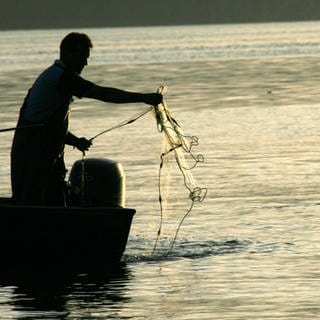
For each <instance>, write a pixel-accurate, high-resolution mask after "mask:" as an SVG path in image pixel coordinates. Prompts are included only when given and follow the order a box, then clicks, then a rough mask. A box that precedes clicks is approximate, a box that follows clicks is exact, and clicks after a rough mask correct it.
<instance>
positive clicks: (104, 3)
mask: <svg viewBox="0 0 320 320" xmlns="http://www.w3.org/2000/svg"><path fill="white" fill-rule="evenodd" d="M319 19H320V0H160V1H158V0H54V1H53V0H0V29H30V28H69V27H71V28H74V27H79V28H80V27H108V26H144V25H175V24H208V23H237V22H269V21H297V20H319Z"/></svg>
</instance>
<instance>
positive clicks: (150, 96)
mask: <svg viewBox="0 0 320 320" xmlns="http://www.w3.org/2000/svg"><path fill="white" fill-rule="evenodd" d="M162 101H163V96H162V94H161V93H146V94H144V102H145V103H146V104H150V105H152V106H157V105H158V104H160V103H162Z"/></svg>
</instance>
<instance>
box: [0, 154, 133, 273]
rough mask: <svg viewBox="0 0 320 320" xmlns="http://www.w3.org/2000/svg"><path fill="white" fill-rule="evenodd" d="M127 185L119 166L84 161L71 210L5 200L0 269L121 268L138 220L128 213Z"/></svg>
mask: <svg viewBox="0 0 320 320" xmlns="http://www.w3.org/2000/svg"><path fill="white" fill-rule="evenodd" d="M124 180H125V177H124V173H123V169H122V167H121V165H120V164H119V163H116V162H114V161H112V160H109V159H96V158H89V159H84V160H83V159H82V160H78V161H76V162H75V164H74V165H73V167H72V170H71V171H70V177H69V181H70V184H71V188H70V190H71V191H70V197H69V201H68V204H67V205H66V206H61V207H60V206H35V205H32V206H30V205H28V206H24V205H15V204H12V200H11V198H4V197H2V198H0V225H1V232H0V257H1V267H3V266H5V265H8V266H12V265H14V266H19V265H25V264H27V263H32V264H39V263H40V264H46V265H51V266H53V265H59V266H63V267H65V266H76V267H79V268H80V269H81V268H90V267H93V268H96V267H98V266H103V265H110V264H115V263H119V262H121V259H122V256H123V253H124V251H125V248H126V244H127V240H128V236H129V233H130V228H131V223H132V219H133V216H134V214H135V209H131V208H125V207H124V193H125V192H124V191H125V190H124Z"/></svg>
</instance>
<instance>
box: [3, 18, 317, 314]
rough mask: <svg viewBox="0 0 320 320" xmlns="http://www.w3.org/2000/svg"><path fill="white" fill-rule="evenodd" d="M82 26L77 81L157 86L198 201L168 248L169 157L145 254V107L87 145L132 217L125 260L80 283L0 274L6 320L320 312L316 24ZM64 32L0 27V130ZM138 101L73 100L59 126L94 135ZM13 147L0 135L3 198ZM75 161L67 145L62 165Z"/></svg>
mask: <svg viewBox="0 0 320 320" xmlns="http://www.w3.org/2000/svg"><path fill="white" fill-rule="evenodd" d="M84 31H86V32H88V33H89V34H90V35H92V38H93V42H94V50H93V54H92V58H91V61H90V64H91V65H89V66H88V67H87V68H86V70H85V71H84V76H85V77H86V78H88V79H90V80H92V81H94V82H96V83H99V84H104V85H106V86H115V87H120V88H124V89H128V90H141V91H145V92H147V91H155V90H156V89H157V88H158V87H159V86H160V85H162V84H166V85H167V86H168V93H167V94H166V95H165V100H166V102H167V104H168V106H169V108H170V111H171V112H172V114H173V116H174V118H175V119H176V120H177V121H178V122H179V124H180V125H181V127H182V128H183V131H184V132H185V134H188V135H195V136H197V137H199V146H198V147H197V149H196V153H200V154H203V155H204V159H205V161H204V163H203V164H201V165H199V166H198V167H197V168H196V169H195V170H194V171H193V174H194V178H195V179H196V181H197V183H198V184H199V185H200V186H203V187H207V188H208V194H207V198H206V199H205V201H204V202H203V203H200V204H195V206H194V208H193V210H192V212H191V213H190V215H189V216H188V217H187V219H186V220H185V221H184V223H183V225H182V227H181V229H180V231H179V234H178V237H177V239H176V242H175V246H174V247H173V248H172V250H171V251H169V252H168V249H169V248H170V245H171V244H172V241H173V237H174V234H175V232H176V230H177V227H178V224H179V222H180V221H181V219H182V218H183V216H184V214H185V213H186V210H188V208H189V206H190V199H189V198H188V192H187V190H186V189H185V187H184V185H183V181H182V177H181V175H180V174H179V171H178V169H177V168H176V167H175V165H174V163H173V164H171V165H170V166H169V167H167V168H166V169H167V170H168V172H170V175H169V178H170V180H169V181H170V184H169V186H170V187H169V188H168V189H167V190H166V192H165V197H166V199H167V200H168V204H167V206H166V210H165V212H164V217H163V225H162V232H161V236H160V239H159V244H158V249H157V251H156V252H155V253H154V254H153V255H152V248H153V246H154V243H155V240H156V236H157V231H158V228H159V223H160V209H159V201H158V198H159V193H158V173H159V166H160V154H161V151H162V135H161V134H160V133H159V132H158V130H157V125H156V121H155V119H154V117H153V115H152V114H151V113H147V114H146V115H145V116H143V117H142V118H140V119H139V120H137V121H136V122H134V123H132V124H130V125H128V126H126V127H124V128H120V129H117V130H112V131H110V132H108V133H106V134H103V135H101V136H99V137H98V138H97V139H95V140H94V144H93V146H92V148H91V150H90V151H89V152H88V153H87V157H101V158H110V159H113V160H115V161H118V162H120V163H121V164H122V165H123V167H124V170H125V174H126V206H127V207H132V208H136V210H137V213H136V215H135V217H134V221H133V225H132V229H131V232H130V237H129V241H128V246H127V250H126V252H125V255H124V262H125V264H124V265H123V266H122V267H121V268H120V269H119V270H116V271H115V272H114V273H111V274H109V273H108V274H103V275H96V277H93V278H91V277H90V276H88V275H76V276H75V278H67V279H65V278H63V277H60V275H55V281H50V279H51V278H54V276H53V275H52V274H50V275H48V276H47V277H45V278H44V279H45V280H43V279H42V281H35V280H36V279H35V276H34V275H32V276H31V279H30V278H27V279H22V280H21V279H16V278H14V279H11V278H8V277H7V276H2V277H1V278H0V284H1V287H0V289H1V290H0V301H1V306H0V313H1V315H3V316H4V317H5V318H4V319H21V318H28V317H29V318H32V319H43V318H44V317H46V318H48V319H96V318H105V319H106V318H114V319H129V318H130V319H175V320H186V319H198V318H199V319H208V320H209V319H210V320H212V319H219V320H226V319H246V320H247V319H252V320H256V319H286V320H287V319H297V320H298V319H299V320H300V319H316V318H318V317H319V315H320V309H319V306H318V302H319V298H320V294H319V292H320V285H319V281H318V279H319V271H318V268H317V266H318V264H319V259H320V256H319V231H320V230H319V223H320V221H319V217H318V211H319V204H320V201H319V190H320V189H319V185H320V177H319V169H320V167H319V166H320V165H319V163H320V153H319V150H318V149H319V148H318V146H319V137H320V127H319V123H320V105H319V98H320V96H319V88H318V87H319V81H318V80H319V79H318V78H319V77H318V75H319V70H320V65H319V61H320V60H319V52H320V51H319V49H320V42H319V31H320V24H319V23H292V24H281V23H280V24H259V25H219V26H205V27H204V26H203V27H202V26H194V27H191V26H190V27H188V26H185V27H170V28H169V27H165V28H146V29H144V28H123V29H122V28H114V29H86V30H84ZM65 32H67V30H56V31H53V30H46V31H43V30H37V31H32V32H28V33H26V32H22V31H19V32H0V66H1V71H2V72H1V73H0V79H1V82H2V86H1V87H0V93H1V94H0V114H1V127H2V128H10V127H14V126H15V124H16V119H17V114H18V110H19V107H20V105H21V103H22V100H23V98H24V95H25V93H26V91H27V89H28V88H29V87H30V86H31V85H32V82H33V80H34V77H35V76H36V75H37V74H38V72H40V71H41V70H42V69H43V68H44V67H46V66H47V65H48V64H50V63H51V62H52V61H53V60H54V59H55V58H56V55H57V52H56V43H57V42H58V41H59V39H60V38H61V36H62V35H63V34H65ZM31 40H32V46H31V44H30V43H31ZM17 46H19V50H17ZM35 52H36V54H37V56H36V58H35V56H34V54H35ZM147 108H148V106H146V105H141V104H136V105H112V104H104V103H101V102H97V101H91V100H88V99H82V100H76V101H75V102H74V104H73V106H72V112H71V121H70V125H71V130H72V131H73V132H74V133H75V134H77V135H81V136H86V137H93V136H95V135H96V134H98V133H99V132H102V131H104V130H106V129H108V128H112V127H113V126H116V125H118V124H119V123H122V122H123V121H124V120H126V119H130V118H132V117H133V116H135V115H137V114H139V113H141V112H143V111H144V110H146V109H147ZM11 139H12V131H9V132H4V133H1V142H2V143H1V145H0V154H1V156H0V179H1V184H0V192H1V194H2V195H6V196H9V195H10V193H11V191H10V168H9V152H10V144H11ZM79 158H81V154H80V153H79V152H77V151H76V150H73V149H72V148H68V147H67V149H66V161H67V165H68V168H69V169H70V168H71V166H72V164H73V163H74V161H75V160H78V159H79ZM20 280H21V281H20ZM37 280H39V279H37ZM51 282H54V283H51ZM43 287H45V289H44V288H43Z"/></svg>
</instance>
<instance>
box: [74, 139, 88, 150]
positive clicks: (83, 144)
mask: <svg viewBox="0 0 320 320" xmlns="http://www.w3.org/2000/svg"><path fill="white" fill-rule="evenodd" d="M91 145H92V142H91V141H90V140H88V139H86V138H84V137H82V138H78V139H77V140H76V141H75V143H74V146H75V147H76V148H77V149H78V150H80V151H82V152H84V151H88V150H89V148H90V146H91Z"/></svg>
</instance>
